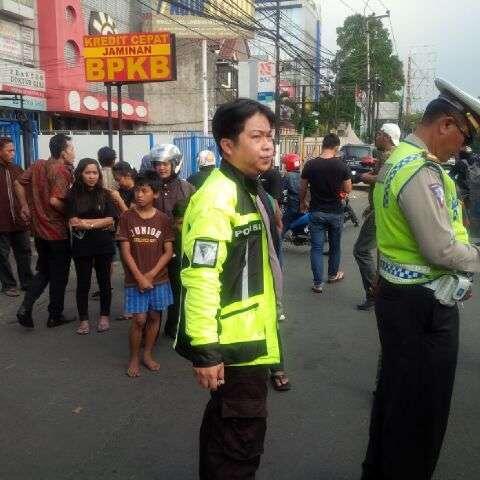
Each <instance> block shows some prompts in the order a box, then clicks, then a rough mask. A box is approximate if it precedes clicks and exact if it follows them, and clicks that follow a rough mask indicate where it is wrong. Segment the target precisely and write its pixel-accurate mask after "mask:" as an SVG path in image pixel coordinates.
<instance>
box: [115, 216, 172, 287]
mask: <svg viewBox="0 0 480 480" xmlns="http://www.w3.org/2000/svg"><path fill="white" fill-rule="evenodd" d="M174 239H175V235H174V233H173V230H172V225H171V221H170V219H169V218H168V217H167V216H166V215H165V214H164V213H162V212H160V211H159V210H157V211H156V213H155V215H153V217H151V218H142V217H140V215H139V214H138V212H137V211H136V210H128V211H127V212H124V213H122V215H121V217H120V221H119V224H118V233H117V240H118V241H119V242H129V243H130V251H131V253H132V257H133V259H134V260H135V263H136V264H137V267H138V269H139V270H140V271H141V272H142V273H143V274H145V273H147V272H149V271H150V270H152V269H153V268H154V267H155V265H156V264H157V263H158V260H159V258H160V257H161V256H162V255H163V254H164V253H165V246H164V244H165V242H173V241H174ZM166 281H168V270H167V268H164V269H163V270H162V271H160V272H159V273H158V275H157V276H156V277H155V279H154V281H153V283H154V284H158V283H163V282H166ZM136 285H137V282H136V280H135V278H134V276H133V275H132V273H131V272H130V270H129V269H128V267H127V266H126V265H125V286H126V287H134V286H136Z"/></svg>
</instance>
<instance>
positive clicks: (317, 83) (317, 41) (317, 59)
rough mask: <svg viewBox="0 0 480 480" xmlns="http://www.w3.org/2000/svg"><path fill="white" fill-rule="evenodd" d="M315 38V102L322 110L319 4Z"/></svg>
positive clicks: (320, 17)
mask: <svg viewBox="0 0 480 480" xmlns="http://www.w3.org/2000/svg"><path fill="white" fill-rule="evenodd" d="M316 33H317V34H316V39H315V104H316V107H317V109H318V110H320V108H319V105H320V64H321V61H322V11H321V8H320V4H317V32H316Z"/></svg>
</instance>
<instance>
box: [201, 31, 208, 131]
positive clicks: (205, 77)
mask: <svg viewBox="0 0 480 480" xmlns="http://www.w3.org/2000/svg"><path fill="white" fill-rule="evenodd" d="M207 54H208V51H207V39H206V38H204V39H202V86H203V134H204V135H205V136H207V135H208V55H207Z"/></svg>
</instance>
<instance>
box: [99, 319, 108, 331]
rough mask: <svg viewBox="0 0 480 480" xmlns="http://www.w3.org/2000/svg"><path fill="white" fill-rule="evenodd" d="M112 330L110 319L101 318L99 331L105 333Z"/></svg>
mask: <svg viewBox="0 0 480 480" xmlns="http://www.w3.org/2000/svg"><path fill="white" fill-rule="evenodd" d="M108 330H110V322H109V321H108V320H100V321H99V322H98V326H97V332H98V333H105V332H108Z"/></svg>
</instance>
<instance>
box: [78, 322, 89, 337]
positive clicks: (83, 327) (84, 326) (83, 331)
mask: <svg viewBox="0 0 480 480" xmlns="http://www.w3.org/2000/svg"><path fill="white" fill-rule="evenodd" d="M89 333H90V324H89V323H88V322H87V321H82V322H80V326H79V327H78V328H77V334H78V335H88V334H89Z"/></svg>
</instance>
